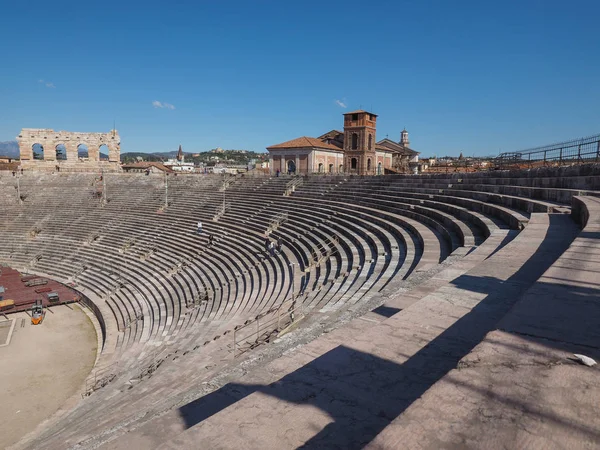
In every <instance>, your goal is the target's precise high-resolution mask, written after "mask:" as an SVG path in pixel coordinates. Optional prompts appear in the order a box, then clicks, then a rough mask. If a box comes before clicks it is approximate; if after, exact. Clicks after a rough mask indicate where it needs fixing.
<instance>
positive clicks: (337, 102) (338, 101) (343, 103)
mask: <svg viewBox="0 0 600 450" xmlns="http://www.w3.org/2000/svg"><path fill="white" fill-rule="evenodd" d="M335 104H336V105H338V106H339V107H340V108H345V107H346V99H345V98H343V99H342V100H335Z"/></svg>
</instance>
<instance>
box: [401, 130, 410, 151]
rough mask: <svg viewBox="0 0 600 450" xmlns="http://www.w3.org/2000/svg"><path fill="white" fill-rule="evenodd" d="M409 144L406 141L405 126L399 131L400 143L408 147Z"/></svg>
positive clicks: (406, 132)
mask: <svg viewBox="0 0 600 450" xmlns="http://www.w3.org/2000/svg"><path fill="white" fill-rule="evenodd" d="M409 144H410V142H408V131H406V128H405V129H404V130H402V132H401V133H400V145H401V146H402V147H408V146H409Z"/></svg>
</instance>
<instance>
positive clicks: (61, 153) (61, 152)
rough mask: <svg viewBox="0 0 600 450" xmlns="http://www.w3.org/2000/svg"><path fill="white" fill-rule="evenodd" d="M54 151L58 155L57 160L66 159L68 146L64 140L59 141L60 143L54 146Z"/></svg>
mask: <svg viewBox="0 0 600 450" xmlns="http://www.w3.org/2000/svg"><path fill="white" fill-rule="evenodd" d="M54 153H55V155H56V160H57V161H66V160H67V159H68V158H67V146H66V145H65V144H63V143H62V142H59V143H58V144H56V146H55V147H54Z"/></svg>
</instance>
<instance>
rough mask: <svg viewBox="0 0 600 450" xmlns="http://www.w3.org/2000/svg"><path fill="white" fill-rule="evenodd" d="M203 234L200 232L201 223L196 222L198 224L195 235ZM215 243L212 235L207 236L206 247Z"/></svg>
mask: <svg viewBox="0 0 600 450" xmlns="http://www.w3.org/2000/svg"><path fill="white" fill-rule="evenodd" d="M202 233H203V231H202V221H200V220H199V221H198V224H197V225H196V234H198V235H201V234H202ZM214 243H215V238H214V236H213V235H212V234H209V235H208V245H209V247H210V246H212V245H213V244H214Z"/></svg>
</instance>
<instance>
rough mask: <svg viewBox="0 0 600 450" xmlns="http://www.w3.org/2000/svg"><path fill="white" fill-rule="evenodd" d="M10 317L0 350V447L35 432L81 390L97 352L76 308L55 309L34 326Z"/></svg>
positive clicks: (91, 333)
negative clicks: (8, 332) (9, 332)
mask: <svg viewBox="0 0 600 450" xmlns="http://www.w3.org/2000/svg"><path fill="white" fill-rule="evenodd" d="M8 318H9V319H15V326H14V328H13V332H12V336H11V339H10V344H9V345H7V346H0V386H1V387H2V389H0V405H2V407H1V408H0V423H1V424H2V432H1V433H0V448H6V447H7V446H8V445H10V444H13V443H14V442H16V441H17V440H18V439H19V438H21V437H22V436H23V435H25V434H27V433H28V432H30V431H31V430H33V429H34V428H35V427H36V426H37V425H38V424H39V423H40V422H42V421H43V420H44V419H46V418H48V417H50V416H51V415H52V414H54V413H55V412H56V411H57V410H58V409H59V408H60V406H61V405H63V404H64V403H65V401H67V400H68V399H69V398H70V397H72V396H73V395H74V394H77V393H78V392H79V391H80V390H81V387H82V385H83V383H84V380H85V378H86V377H87V375H88V374H89V372H90V370H91V369H92V367H93V365H94V361H95V358H96V347H97V339H96V332H95V330H94V326H93V324H92V322H91V321H90V319H89V318H88V316H87V315H86V314H85V313H84V312H83V311H82V310H81V308H80V307H79V305H77V304H71V305H69V306H66V305H59V306H53V307H52V312H47V313H46V317H45V319H44V322H43V323H42V325H38V326H34V325H31V319H30V318H29V316H28V315H27V314H26V313H24V312H21V313H15V314H11V315H9V316H8ZM0 320H5V319H3V318H0ZM2 343H4V341H3V342H2Z"/></svg>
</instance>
